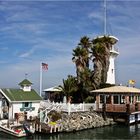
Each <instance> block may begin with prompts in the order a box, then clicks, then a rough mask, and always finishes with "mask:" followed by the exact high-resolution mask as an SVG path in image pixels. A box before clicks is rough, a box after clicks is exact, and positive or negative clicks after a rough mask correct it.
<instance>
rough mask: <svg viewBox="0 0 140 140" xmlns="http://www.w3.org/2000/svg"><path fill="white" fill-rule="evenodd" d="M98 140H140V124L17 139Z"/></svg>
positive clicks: (4, 135) (1, 137)
mask: <svg viewBox="0 0 140 140" xmlns="http://www.w3.org/2000/svg"><path fill="white" fill-rule="evenodd" d="M3 139H15V137H13V136H9V135H7V134H5V133H3V132H0V140H3ZM27 139H34V140H98V139H100V140H101V139H113V140H116V139H117V140H119V139H131V140H140V124H136V125H131V126H124V125H114V126H106V127H101V128H94V129H89V130H83V131H79V132H71V133H59V134H35V135H34V136H30V137H23V138H16V140H27Z"/></svg>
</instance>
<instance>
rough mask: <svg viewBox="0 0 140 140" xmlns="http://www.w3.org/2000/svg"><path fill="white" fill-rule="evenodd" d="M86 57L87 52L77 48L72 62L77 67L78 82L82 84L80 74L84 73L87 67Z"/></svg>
mask: <svg viewBox="0 0 140 140" xmlns="http://www.w3.org/2000/svg"><path fill="white" fill-rule="evenodd" d="M86 56H87V51H86V49H85V48H81V47H79V46H78V47H77V48H76V49H74V50H73V58H72V61H73V62H74V63H75V65H76V73H77V80H78V82H79V83H80V73H81V72H83V71H84V69H85V67H86V63H85V60H86Z"/></svg>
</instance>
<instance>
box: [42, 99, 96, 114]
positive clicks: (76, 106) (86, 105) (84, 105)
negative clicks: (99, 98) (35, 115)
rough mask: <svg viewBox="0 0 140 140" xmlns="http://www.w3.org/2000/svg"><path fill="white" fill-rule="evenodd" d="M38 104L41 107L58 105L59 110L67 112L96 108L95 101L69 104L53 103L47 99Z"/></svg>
mask: <svg viewBox="0 0 140 140" xmlns="http://www.w3.org/2000/svg"><path fill="white" fill-rule="evenodd" d="M40 106H42V107H43V108H45V107H46V108H47V107H48V106H58V108H59V109H60V110H61V111H64V112H68V114H70V113H72V112H81V111H89V110H90V109H93V110H96V104H95V103H80V104H71V103H54V102H48V101H42V102H41V103H40Z"/></svg>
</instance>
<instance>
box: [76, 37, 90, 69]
mask: <svg viewBox="0 0 140 140" xmlns="http://www.w3.org/2000/svg"><path fill="white" fill-rule="evenodd" d="M78 46H80V47H81V48H85V51H86V54H84V57H85V63H86V67H87V68H89V49H90V48H91V41H90V39H89V37H87V36H84V37H82V38H81V39H80V43H79V44H78Z"/></svg>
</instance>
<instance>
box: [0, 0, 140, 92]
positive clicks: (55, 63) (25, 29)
mask: <svg viewBox="0 0 140 140" xmlns="http://www.w3.org/2000/svg"><path fill="white" fill-rule="evenodd" d="M103 25H104V3H103V0H91V1H88V0H75V1H67V0H63V1H58V0H57V1H53V0H52V1H47V0H43V1H41V0H31V1H30V0H15V1H13V0H3V1H2V0H0V87H7V88H9V87H13V88H15V87H18V83H19V82H20V81H21V80H23V79H24V78H25V73H28V75H27V78H28V79H29V80H30V81H31V82H32V83H33V84H34V85H33V87H34V88H35V89H36V90H37V91H39V74H40V71H39V70H40V63H41V62H44V63H48V71H47V72H46V71H43V88H49V87H51V86H55V85H60V84H61V83H62V79H66V78H67V75H69V74H71V75H75V65H74V63H73V62H72V60H71V59H72V50H73V49H74V48H75V47H76V46H77V44H78V42H79V40H80V38H81V37H83V36H85V35H86V36H88V37H90V38H91V39H93V38H95V37H97V36H99V35H103V34H104V30H103V27H104V26H103ZM107 33H108V34H109V35H114V36H115V37H117V38H118V39H119V41H118V43H117V44H116V45H115V46H116V47H117V48H118V49H119V53H120V54H119V56H118V57H117V59H116V84H120V83H121V84H123V85H126V84H127V82H128V80H129V79H133V80H136V87H140V49H139V48H140V0H107Z"/></svg>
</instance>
